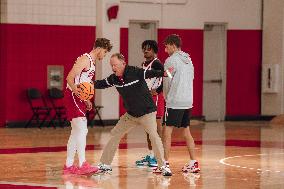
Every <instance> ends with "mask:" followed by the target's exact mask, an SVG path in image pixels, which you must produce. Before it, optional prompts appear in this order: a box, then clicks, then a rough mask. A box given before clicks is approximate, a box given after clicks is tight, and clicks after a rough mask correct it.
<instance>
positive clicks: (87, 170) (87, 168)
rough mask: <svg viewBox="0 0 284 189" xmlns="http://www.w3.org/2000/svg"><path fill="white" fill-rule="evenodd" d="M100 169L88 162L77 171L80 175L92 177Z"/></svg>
mask: <svg viewBox="0 0 284 189" xmlns="http://www.w3.org/2000/svg"><path fill="white" fill-rule="evenodd" d="M98 170H99V168H98V167H96V166H91V165H90V164H89V163H88V162H86V161H85V162H84V163H83V164H82V166H81V167H79V168H78V169H77V171H76V174H78V175H90V174H93V173H96V172H98Z"/></svg>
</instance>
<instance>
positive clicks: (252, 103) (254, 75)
mask: <svg viewBox="0 0 284 189" xmlns="http://www.w3.org/2000/svg"><path fill="white" fill-rule="evenodd" d="M172 33H175V34H178V35H180V36H181V38H182V40H183V46H182V50H184V51H185V52H188V53H189V54H190V56H191V58H192V61H193V65H194V69H195V79H194V94H193V95H194V96H193V98H194V103H193V105H194V108H193V115H194V116H202V96H203V94H202V91H203V81H202V80H203V30H186V29H159V30H158V43H159V53H158V57H159V58H160V60H161V61H162V62H164V61H165V59H166V58H167V54H166V53H165V51H164V45H163V40H164V39H165V38H166V36H167V35H169V34H172ZM261 46H262V41H261V31H260V30H229V31H228V40H227V53H228V54H227V93H226V115H228V116H242V115H247V116H249V115H253V116H255V115H260V105H261V101H260V100H261V99H260V95H261V92H260V84H261V78H260V73H261V72H260V71H261V70H260V68H261ZM120 49H121V52H123V53H124V55H125V56H126V57H127V55H128V54H127V52H128V50H127V49H128V29H127V28H122V29H121V47H120ZM124 111H125V110H124V108H123V107H122V106H121V107H120V113H123V112H124Z"/></svg>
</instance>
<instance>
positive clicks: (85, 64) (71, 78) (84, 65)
mask: <svg viewBox="0 0 284 189" xmlns="http://www.w3.org/2000/svg"><path fill="white" fill-rule="evenodd" d="M89 64H90V62H89V59H88V58H87V57H86V56H82V57H79V58H78V59H77V61H76V62H75V64H74V65H73V67H72V69H71V70H70V72H69V73H68V75H67V78H66V80H67V83H68V85H69V86H70V87H71V89H72V91H73V92H74V93H75V94H78V91H77V86H76V85H75V77H76V76H77V75H79V74H81V72H82V70H84V69H89V66H90V65H89Z"/></svg>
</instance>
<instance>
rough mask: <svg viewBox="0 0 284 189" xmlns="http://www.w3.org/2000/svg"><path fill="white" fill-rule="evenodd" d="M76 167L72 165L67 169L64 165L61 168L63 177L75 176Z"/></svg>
mask: <svg viewBox="0 0 284 189" xmlns="http://www.w3.org/2000/svg"><path fill="white" fill-rule="evenodd" d="M77 169H78V167H76V166H75V165H72V166H70V167H67V166H66V165H64V167H63V175H69V174H76V172H77Z"/></svg>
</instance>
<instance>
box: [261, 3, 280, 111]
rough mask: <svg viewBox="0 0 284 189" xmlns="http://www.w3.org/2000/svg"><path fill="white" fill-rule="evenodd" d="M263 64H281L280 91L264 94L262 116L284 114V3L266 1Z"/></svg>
mask: <svg viewBox="0 0 284 189" xmlns="http://www.w3.org/2000/svg"><path fill="white" fill-rule="evenodd" d="M262 63H263V64H279V68H280V69H279V70H278V71H279V81H280V82H279V83H278V84H279V91H278V92H277V93H270V94H269V93H262V103H261V113H262V115H278V114H283V113H284V87H283V86H284V1H283V0H264V19H263V56H262Z"/></svg>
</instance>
